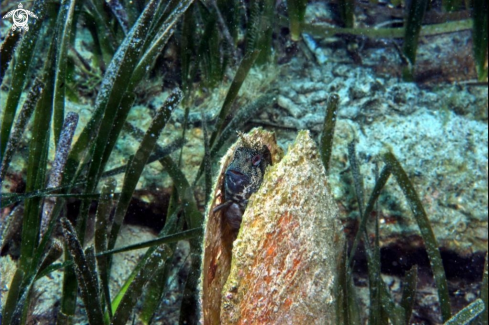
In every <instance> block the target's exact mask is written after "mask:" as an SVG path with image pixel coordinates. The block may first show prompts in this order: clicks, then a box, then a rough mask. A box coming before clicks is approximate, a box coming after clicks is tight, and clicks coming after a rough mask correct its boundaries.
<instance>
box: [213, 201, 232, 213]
mask: <svg viewBox="0 0 489 325" xmlns="http://www.w3.org/2000/svg"><path fill="white" fill-rule="evenodd" d="M232 203H233V201H231V200H229V201H226V202H224V203H222V204H219V205H218V206H216V207H215V208H214V209H212V212H217V211H219V210H222V209H224V208H227V207H228V206H230V205H231V204H232Z"/></svg>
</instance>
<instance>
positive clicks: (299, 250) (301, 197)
mask: <svg viewBox="0 0 489 325" xmlns="http://www.w3.org/2000/svg"><path fill="white" fill-rule="evenodd" d="M231 149H232V148H231ZM231 149H230V150H231ZM272 154H273V153H272ZM225 162H226V157H225V159H224V160H223V166H225ZM219 181H220V179H219V178H218V181H217V184H216V185H217V187H216V189H218V188H219ZM216 193H217V190H216V192H215V194H216ZM211 202H212V204H210V207H213V206H215V205H216V204H219V202H220V199H219V198H217V197H216V196H214V198H213V199H212V200H211ZM210 211H212V210H210ZM207 220H208V221H207V227H206V235H205V242H204V245H205V246H204V249H205V255H204V261H203V272H202V289H203V290H202V291H201V302H202V323H203V324H204V325H206V324H219V323H221V324H263V323H266V324H335V323H336V316H335V303H334V302H335V300H336V299H335V297H334V288H335V284H336V283H337V279H336V277H337V275H336V272H337V262H338V261H337V259H338V258H339V256H341V251H342V250H343V247H344V237H343V232H342V227H341V225H340V221H339V213H338V209H337V207H336V204H335V202H334V199H333V197H332V195H331V194H330V190H329V185H328V180H327V177H326V174H325V171H324V168H323V165H322V163H321V161H320V158H319V152H318V149H317V147H316V145H315V143H314V141H313V140H312V139H311V137H310V135H309V132H307V131H301V132H300V133H299V135H298V137H297V139H296V141H295V143H294V144H293V145H292V146H291V147H290V148H289V152H288V154H287V155H286V156H285V157H284V158H283V159H282V160H281V161H280V162H279V163H275V164H274V165H273V166H271V167H269V168H268V169H267V173H266V174H265V179H264V181H263V183H262V185H261V187H260V189H259V190H258V192H257V193H255V194H254V195H252V196H251V198H250V202H249V204H248V206H247V209H246V211H245V213H244V215H243V222H242V224H241V228H240V231H239V234H238V237H237V239H236V241H235V242H234V243H233V248H232V251H226V250H225V249H223V246H222V245H221V246H219V245H216V244H217V243H218V242H219V233H218V232H217V233H216V234H214V233H212V231H216V230H218V229H219V228H218V227H217V226H218V223H219V220H220V218H218V216H217V215H216V214H213V213H212V212H211V213H209V214H208V218H207ZM231 259H232V260H231ZM228 274H229V276H228Z"/></svg>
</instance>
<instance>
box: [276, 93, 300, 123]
mask: <svg viewBox="0 0 489 325" xmlns="http://www.w3.org/2000/svg"><path fill="white" fill-rule="evenodd" d="M277 104H278V106H280V107H282V108H283V109H285V110H286V111H287V112H289V113H290V115H292V116H293V117H295V118H299V117H301V116H302V115H303V112H302V109H301V108H300V107H299V106H297V105H296V104H294V102H293V101H292V100H290V99H289V98H287V97H285V96H282V95H279V96H278V98H277Z"/></svg>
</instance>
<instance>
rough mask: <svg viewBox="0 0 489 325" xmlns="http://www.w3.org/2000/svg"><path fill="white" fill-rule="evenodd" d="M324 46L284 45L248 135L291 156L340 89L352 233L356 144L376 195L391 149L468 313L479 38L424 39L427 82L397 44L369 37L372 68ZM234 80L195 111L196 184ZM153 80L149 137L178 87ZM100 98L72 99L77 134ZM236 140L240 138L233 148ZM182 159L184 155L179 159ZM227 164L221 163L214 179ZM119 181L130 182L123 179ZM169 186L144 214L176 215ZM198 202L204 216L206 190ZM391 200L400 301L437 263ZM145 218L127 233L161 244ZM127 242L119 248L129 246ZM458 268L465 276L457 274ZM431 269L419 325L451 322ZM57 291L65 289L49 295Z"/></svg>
mask: <svg viewBox="0 0 489 325" xmlns="http://www.w3.org/2000/svg"><path fill="white" fill-rule="evenodd" d="M84 38H87V39H84ZM88 38H89V36H88V33H87V34H86V35H85V34H81V35H80V37H79V39H77V43H76V48H77V50H78V51H79V53H81V54H82V55H84V56H85V57H86V59H87V60H90V59H91V53H90V51H89V49H88V48H87V46H86V43H87V42H89V41H90V40H89V39H88ZM314 42H315V45H313V46H314V48H313V47H311V44H309V45H308V44H306V43H301V44H285V45H284V48H283V49H285V50H287V51H288V52H287V53H285V54H284V53H277V57H278V61H279V62H280V63H275V64H270V65H269V66H265V67H256V68H254V69H253V70H252V72H251V73H250V75H249V77H248V79H247V80H246V82H245V84H244V86H243V88H242V90H241V93H240V96H239V98H238V100H237V102H236V104H235V109H238V108H239V107H242V106H244V105H246V104H248V103H250V102H252V101H254V100H256V99H257V98H258V96H260V95H263V94H266V93H273V94H275V96H274V101H273V103H272V104H270V105H268V106H267V107H266V108H264V109H263V110H262V111H261V112H260V113H259V114H257V115H256V116H254V117H253V118H252V119H251V120H250V121H249V122H248V123H247V124H246V125H245V127H244V129H243V130H244V131H246V130H249V129H251V128H252V127H255V126H262V127H264V128H266V129H269V130H273V131H275V132H276V135H277V139H278V142H279V144H280V145H281V146H282V148H283V149H284V150H285V151H286V150H287V147H288V145H289V144H291V143H292V141H293V140H294V139H295V136H296V134H297V132H298V130H301V129H309V130H311V132H312V134H313V135H314V136H315V137H316V139H317V137H318V135H319V133H320V131H321V130H322V123H323V119H324V114H325V104H326V100H327V98H328V96H329V95H330V94H331V93H337V94H339V96H340V106H339V111H338V115H337V124H336V131H335V140H334V150H333V156H332V162H331V171H330V175H329V179H330V188H331V191H332V193H333V195H334V197H335V199H336V200H337V203H338V205H339V207H340V209H341V211H342V215H343V219H344V224H345V225H346V229H347V231H351V230H352V229H354V228H355V225H356V222H355V218H357V217H358V216H357V215H358V213H357V210H356V200H355V196H354V191H353V181H352V177H351V173H350V165H349V161H348V157H347V145H348V143H350V142H351V141H355V142H356V150H357V155H358V161H359V163H360V168H361V172H362V174H363V178H364V185H365V189H366V193H365V195H366V197H367V196H368V195H369V193H370V191H371V189H372V188H373V186H374V183H375V181H374V180H375V176H374V166H375V163H376V162H378V161H380V159H379V153H380V152H381V151H382V150H384V149H385V148H390V149H391V150H392V151H393V152H394V154H395V155H396V157H397V158H398V159H399V161H400V162H401V164H402V165H403V167H404V168H405V170H406V171H407V173H408V175H409V177H410V179H411V181H412V182H413V184H414V186H415V188H416V190H417V191H418V194H419V196H420V198H421V200H422V202H423V204H424V206H425V210H426V212H427V214H428V217H429V219H430V221H431V223H432V225H433V229H434V231H435V235H436V237H437V239H438V240H439V242H440V244H441V246H442V251H443V252H445V255H444V256H445V257H446V258H447V259H450V263H452V264H450V265H452V266H453V267H454V272H451V273H450V274H449V275H450V276H451V277H450V278H449V280H450V291H451V293H452V296H453V297H454V298H453V302H454V305H455V306H456V309H459V308H460V307H462V306H464V305H466V304H467V303H468V302H471V301H473V300H474V299H475V298H476V294H477V292H478V289H479V287H478V281H479V279H477V276H476V274H477V272H480V267H481V260H482V258H483V256H484V252H485V251H487V240H488V184H487V183H488V151H487V150H488V149H487V142H488V124H487V118H488V115H487V113H488V93H487V86H484V87H479V86H476V85H471V84H467V83H466V82H465V81H467V80H471V79H473V78H474V77H475V73H474V71H473V69H474V66H473V62H471V60H472V57H471V36H470V32H469V31H465V32H459V33H453V34H445V35H438V36H433V37H426V38H423V39H422V40H421V44H420V49H419V54H418V71H417V72H418V73H419V74H423V80H422V82H418V83H403V82H401V81H400V79H399V71H400V68H399V60H400V59H399V57H398V52H397V50H396V47H395V46H394V41H376V42H373V41H368V40H360V41H359V42H358V43H359V45H360V49H359V51H358V55H359V56H360V57H361V58H362V64H359V63H358V62H354V60H353V58H352V57H351V56H350V55H349V54H348V53H347V51H346V50H345V48H346V46H345V42H344V41H343V40H341V39H336V38H330V39H322V40H321V39H315V41H314ZM289 53H291V54H289ZM461 62H463V64H462V63H461ZM462 65H463V67H461V66H462ZM464 67H465V70H463V68H464ZM233 74H234V71H232V70H231V71H229V78H227V80H226V81H225V82H224V83H223V84H222V85H221V86H220V87H218V88H217V89H215V90H213V91H211V92H210V93H208V94H207V95H206V96H201V99H199V103H198V104H195V105H194V106H192V107H191V122H192V123H191V125H190V126H189V131H188V132H187V139H186V141H187V142H186V145H185V146H184V149H183V160H182V161H183V171H184V172H185V174H186V176H187V177H188V179H189V180H190V181H193V179H194V177H195V174H196V172H197V169H198V167H199V165H200V162H201V160H202V157H203V154H204V150H203V144H202V143H203V131H202V123H201V111H202V110H203V111H204V112H205V116H206V119H208V124H209V125H210V126H211V127H212V123H213V119H214V117H215V116H216V114H217V112H218V111H219V108H220V105H221V104H222V101H223V99H224V97H225V95H226V91H227V88H228V87H229V85H230V81H231V80H232V76H233ZM146 84H147V86H148V87H147V88H143V89H141V94H143V96H142V98H141V100H138V102H137V106H136V107H135V108H134V109H133V110H132V112H131V114H130V116H129V121H130V122H131V123H133V124H134V125H136V126H138V127H139V128H141V129H143V130H145V129H146V128H147V127H148V126H149V124H150V123H151V120H152V115H153V114H154V110H155V108H157V107H158V106H159V105H161V104H162V102H163V101H164V99H165V97H166V96H167V95H168V92H169V91H170V89H164V90H162V87H161V80H150V81H148V82H146ZM145 90H148V91H147V93H145ZM5 95H6V89H1V98H0V108H3V106H4V103H5V99H6V96H5ZM92 102H93V98H91V99H88V98H85V99H83V98H82V102H81V103H78V104H75V103H72V102H67V111H75V112H77V113H78V114H80V125H79V127H78V129H77V132H80V130H81V129H82V126H83V125H84V124H85V123H86V122H87V121H88V118H89V117H90V113H91V112H92V108H93V103H92ZM182 115H183V110H182V109H181V108H180V109H178V110H177V111H176V112H174V114H173V115H172V118H171V120H170V122H169V123H168V125H167V127H166V129H165V130H164V132H163V134H162V136H161V137H160V140H159V144H161V145H165V144H168V143H170V142H171V141H172V140H174V139H176V138H177V137H179V135H180V134H181V130H182V124H181V123H182V120H183V119H182ZM27 136H29V133H27ZM234 140H235V139H234V138H233V139H229V143H228V144H227V145H225V146H224V149H226V148H227V146H228V145H229V144H230V143H231V142H232V141H234ZM136 149H137V142H136V141H135V140H134V139H133V138H132V137H131V136H129V135H123V136H122V137H121V139H120V141H119V142H118V144H117V146H116V149H115V151H114V153H113V155H112V157H111V161H110V162H109V166H108V168H112V167H115V166H119V165H121V164H124V163H126V162H127V158H128V157H129V156H130V155H131V154H133V153H134V152H135V150H136ZM19 153H20V154H18V155H17V156H16V157H15V159H14V162H13V164H12V174H11V175H14V174H16V173H20V172H21V171H23V170H24V168H25V163H24V159H25V156H26V153H27V140H25V143H24V146H23V147H21V148H20V151H19ZM174 157H175V158H177V157H178V152H176V153H174ZM380 166H382V165H381V164H380ZM217 169H218V168H217V165H215V166H214V169H213V170H214V172H215V171H217ZM12 179H13V177H12ZM118 183H119V185H120V184H121V183H122V179H121V178H119V179H118ZM11 185H12V184H10V183H9V182H8V180H7V182H6V183H4V185H3V188H2V191H8V190H9V188H8V187H9V186H11ZM169 186H170V179H169V177H168V175H167V174H166V172H165V171H164V170H162V167H161V166H160V165H158V163H153V164H151V165H149V166H147V168H146V169H145V171H144V173H143V177H142V178H141V180H140V183H139V189H140V191H138V193H137V206H138V208H141V207H144V209H147V210H146V211H164V208H162V206H161V204H162V203H161V202H160V200H156V199H155V198H160V197H162V196H163V197H165V195H166V194H165V193H167V190H168V188H169ZM199 188H200V187H199ZM162 193H163V194H162ZM197 197H198V199H199V200H200V201H199V204H201V207H202V209H204V206H205V202H203V201H202V199H201V198H202V193H201V188H200V190H199V189H198V191H197ZM163 201H165V200H163ZM380 202H381V206H380V221H381V230H380V232H381V242H382V245H383V247H384V250H383V252H384V253H385V254H386V255H385V256H387V257H386V258H385V259H384V260H383V262H384V264H385V265H383V267H384V268H383V271H384V273H385V278H384V279H385V280H386V282H387V284H388V285H389V287H390V288H391V290H393V291H394V292H395V293H396V294H395V295H396V297H397V296H398V295H399V294H400V292H401V291H400V279H401V278H400V273H402V271H403V270H405V268H407V267H408V266H409V265H411V264H416V263H417V262H419V263H420V264H421V265H424V264H423V263H425V262H426V261H425V260H423V258H425V255H423V248H422V247H423V243H422V241H421V239H420V237H419V230H418V227H417V224H416V223H415V222H414V219H413V216H412V213H411V212H410V208H409V206H408V204H407V202H406V200H405V199H404V197H403V194H402V192H401V190H400V188H399V186H398V185H397V184H396V182H395V181H394V179H393V178H392V179H391V180H390V181H389V184H388V186H387V188H386V190H384V194H383V195H382V196H381V199H380ZM144 215H145V213H144V211H143V213H141V214H140V215H139V217H138V216H137V214H136V217H133V218H131V224H132V225H128V226H127V227H126V228H125V230H124V231H125V233H127V232H129V234H130V235H127V236H126V237H127V238H131V240H133V241H134V238H137V239H140V240H143V239H149V238H152V237H154V229H150V228H146V227H143V226H142V225H147V222H145V221H144V220H140V219H141V218H143V216H144ZM123 238H124V236H123ZM126 244H128V243H126V242H124V243H123V242H120V243H119V245H121V246H123V245H126ZM187 254H188V247H187V246H186V245H185V244H181V245H180V248H179V253H178V254H177V260H178V263H176V265H178V267H175V272H174V276H173V277H172V283H171V286H170V288H172V290H173V291H172V290H170V292H169V293H168V294H167V296H166V297H165V300H164V304H163V307H162V308H163V310H162V313H161V317H159V319H158V323H160V324H174V323H175V322H176V320H177V316H178V315H176V314H175V311H176V308H175V307H177V306H178V301H179V292H180V291H181V285H182V282H181V281H180V280H181V279H180V278H179V277H181V276H182V274H185V270H186V267H188V261H187V260H186V256H187ZM137 255H138V253H137V252H133V254H131V255H130V256H129V257H127V259H126V262H123V263H120V264H119V266H118V267H119V268H118V267H115V270H114V274H113V277H114V283H121V279H120V277H118V274H119V275H120V276H121V277H124V274H128V272H129V269H130V267H131V265H134V264H131V263H127V260H134V259H135V258H136V257H137ZM416 258H419V259H420V260H419V261H417V260H416ZM133 263H134V261H133ZM362 263H363V262H362V261H360V263H359V266H358V268H357V270H356V271H357V272H356V278H355V280H356V282H355V283H356V285H357V287H358V288H359V293H360V298H361V299H360V300H361V303H362V304H366V303H367V301H368V286H367V284H366V282H367V278H366V274H365V272H364V270H362V265H364V263H363V264H362ZM2 267H5V268H7V264H6V263H2ZM457 267H458V268H460V272H457V271H456V270H458V269H457ZM128 268H129V269H128ZM464 270H465V273H466V274H465V275H464ZM2 272H3V271H2ZM5 272H6V273H8V272H7V271H5ZM420 274H421V275H420V278H421V281H420V284H419V288H418V289H419V290H418V291H419V293H418V296H419V297H418V298H417V303H418V304H419V306H418V308H417V310H416V312H415V315H414V317H415V319H417V320H418V324H438V323H439V322H440V320H439V319H438V318H437V317H436V316H433V315H435V314H436V313H435V312H434V310H433V309H436V308H437V303H436V293H435V291H434V288H433V283H432V280H431V277H430V276H429V271H428V269H427V268H426V265H424V266H422V267H421V273H420ZM60 280H61V274H58V273H55V274H53V275H52V276H51V277H49V278H44V279H43V280H42V281H47V282H46V283H44V282H43V283H39V284H38V288H39V291H38V295H39V301H42V302H43V303H42V304H39V306H38V307H37V308H36V310H34V314H35V315H37V316H36V317H37V320H38V321H40V322H41V323H43V321H45V320H46V317H48V318H49V317H50V316H48V314H50V312H52V307H53V305H56V303H55V301H54V300H53V299H52V297H49V296H56V295H59V292H60V291H59V290H60V289H59V284H60ZM48 284H49V286H48ZM54 284H56V285H54ZM48 287H50V288H52V290H54V291H49V292H47V291H45V290H46V289H45V288H48ZM116 287H117V286H115V287H114V289H115V288H116ZM41 288H43V289H41ZM56 292H58V294H56ZM53 293H54V294H53ZM48 311H49V312H48ZM51 316H52V315H51ZM82 320H83V315H81V316H80V321H82Z"/></svg>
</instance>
